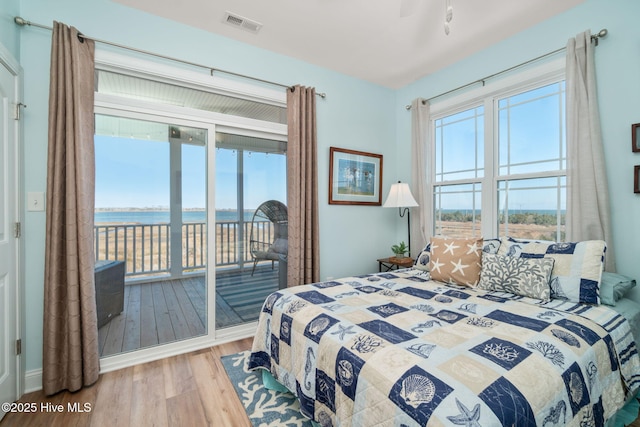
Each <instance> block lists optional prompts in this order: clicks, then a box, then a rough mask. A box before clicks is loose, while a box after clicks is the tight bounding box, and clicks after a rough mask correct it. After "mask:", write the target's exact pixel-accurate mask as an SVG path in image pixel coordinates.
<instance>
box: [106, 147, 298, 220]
mask: <svg viewBox="0 0 640 427" xmlns="http://www.w3.org/2000/svg"><path fill="white" fill-rule="evenodd" d="M95 152H96V208H126V207H136V208H150V207H168V206H169V185H170V182H169V143H168V142H166V141H151V140H141V139H132V138H116V137H108V136H98V135H96V137H95ZM237 156H238V153H237V152H236V151H235V150H226V149H216V177H215V182H216V209H235V208H236V198H237V197H236V194H237V173H236V171H237V167H236V165H237ZM182 163H183V174H182V200H183V207H184V208H204V207H205V206H206V152H205V148H204V147H201V146H194V145H183V150H182ZM243 177H244V199H245V209H255V208H256V207H258V205H259V204H260V203H262V202H263V201H265V200H269V199H276V200H280V201H282V202H284V203H286V158H285V156H283V155H276V154H269V155H265V154H264V153H256V152H253V153H251V154H249V153H246V152H245V154H244V174H243Z"/></svg>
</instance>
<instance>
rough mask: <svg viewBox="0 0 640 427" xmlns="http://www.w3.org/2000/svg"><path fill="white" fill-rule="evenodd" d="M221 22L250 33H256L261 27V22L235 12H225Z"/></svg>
mask: <svg viewBox="0 0 640 427" xmlns="http://www.w3.org/2000/svg"><path fill="white" fill-rule="evenodd" d="M222 22H224V23H226V24H229V25H233V26H234V27H238V28H242V29H243V30H246V31H249V32H250V33H254V34H256V33H257V32H258V31H260V28H262V24H261V23H259V22H256V21H252V20H251V19H248V18H245V17H243V16H240V15H236V14H235V13H231V12H225V14H224V18H223V20H222Z"/></svg>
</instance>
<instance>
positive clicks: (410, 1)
mask: <svg viewBox="0 0 640 427" xmlns="http://www.w3.org/2000/svg"><path fill="white" fill-rule="evenodd" d="M418 1H419V0H400V18H406V17H407V16H411V15H413V14H414V13H415V12H416V10H417V9H418Z"/></svg>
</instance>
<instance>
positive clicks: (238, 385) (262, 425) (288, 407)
mask: <svg viewBox="0 0 640 427" xmlns="http://www.w3.org/2000/svg"><path fill="white" fill-rule="evenodd" d="M249 353H250V352H249V351H243V352H240V353H237V354H231V355H228V356H223V357H222V358H221V360H222V365H223V366H224V368H225V370H226V371H227V375H228V376H229V379H230V380H231V383H232V384H233V387H234V388H235V390H236V393H237V394H238V397H239V398H240V401H241V402H242V405H243V406H244V409H245V411H246V412H247V415H248V416H249V420H250V421H251V425H253V426H254V427H269V426H273V427H276V426H292V427H294V426H299V427H311V426H312V423H311V421H310V420H309V419H307V418H305V417H304V416H302V414H301V413H300V403H299V402H298V399H296V397H295V396H294V395H293V394H292V393H288V392H280V391H275V390H267V388H265V386H264V384H263V383H262V373H261V371H256V372H252V371H249V370H248V369H247V366H248V362H249Z"/></svg>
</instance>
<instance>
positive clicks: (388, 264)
mask: <svg viewBox="0 0 640 427" xmlns="http://www.w3.org/2000/svg"><path fill="white" fill-rule="evenodd" d="M412 266H413V258H410V257H405V258H396V257H389V258H380V259H378V271H379V272H383V271H391V270H397V269H399V268H409V267H412Z"/></svg>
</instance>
